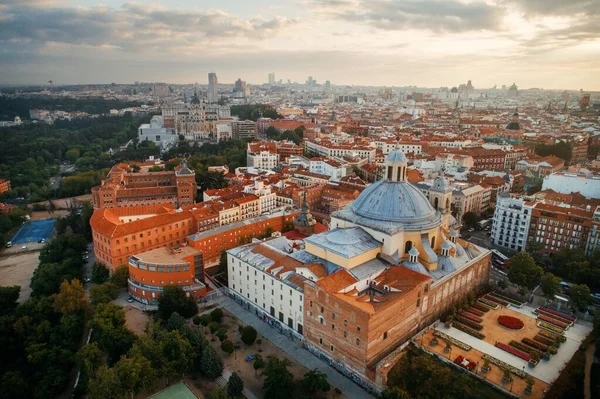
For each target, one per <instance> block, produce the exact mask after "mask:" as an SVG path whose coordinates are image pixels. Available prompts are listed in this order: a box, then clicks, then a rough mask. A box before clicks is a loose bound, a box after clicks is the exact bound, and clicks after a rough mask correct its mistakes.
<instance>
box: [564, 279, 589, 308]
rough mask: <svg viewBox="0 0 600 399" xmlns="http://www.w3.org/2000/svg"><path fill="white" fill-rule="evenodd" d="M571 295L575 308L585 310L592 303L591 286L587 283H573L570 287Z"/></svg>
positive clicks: (572, 304)
mask: <svg viewBox="0 0 600 399" xmlns="http://www.w3.org/2000/svg"><path fill="white" fill-rule="evenodd" d="M569 297H570V302H571V306H572V307H573V309H576V310H580V311H584V310H585V309H586V308H587V307H588V306H589V305H591V304H592V302H593V299H592V296H591V292H590V288H589V287H588V286H587V285H585V284H573V285H571V286H570V287H569Z"/></svg>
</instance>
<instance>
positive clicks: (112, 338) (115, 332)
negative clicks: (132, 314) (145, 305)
mask: <svg viewBox="0 0 600 399" xmlns="http://www.w3.org/2000/svg"><path fill="white" fill-rule="evenodd" d="M90 327H92V328H93V329H94V340H95V342H97V343H98V346H99V347H100V349H102V350H103V351H104V352H106V353H107V354H108V356H109V358H110V359H111V360H112V362H116V361H117V360H119V358H120V357H121V356H122V355H124V354H125V353H127V351H128V350H129V349H130V348H131V346H132V345H133V343H134V341H135V336H134V335H133V333H132V332H131V331H129V330H128V329H127V328H126V327H125V311H124V310H123V308H121V307H120V306H117V305H115V304H114V303H101V304H99V305H98V306H96V312H95V314H94V317H93V318H92V320H91V321H90Z"/></svg>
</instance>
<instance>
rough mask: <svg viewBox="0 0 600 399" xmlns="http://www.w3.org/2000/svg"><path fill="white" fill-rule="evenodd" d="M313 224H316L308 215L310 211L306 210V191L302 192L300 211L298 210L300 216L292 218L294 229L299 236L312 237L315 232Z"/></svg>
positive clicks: (310, 215)
mask: <svg viewBox="0 0 600 399" xmlns="http://www.w3.org/2000/svg"><path fill="white" fill-rule="evenodd" d="M315 224H317V221H316V220H315V218H314V217H313V215H312V214H311V213H310V209H308V203H307V202H306V190H304V195H303V198H302V209H301V210H300V214H299V215H298V216H296V218H294V227H295V228H296V230H298V232H299V233H300V234H303V235H305V236H307V237H308V236H311V235H313V233H314V232H315Z"/></svg>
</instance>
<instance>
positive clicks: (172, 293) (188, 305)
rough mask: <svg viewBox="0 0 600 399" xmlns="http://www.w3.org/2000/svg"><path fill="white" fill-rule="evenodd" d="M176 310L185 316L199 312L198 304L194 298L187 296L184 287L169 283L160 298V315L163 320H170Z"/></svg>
mask: <svg viewBox="0 0 600 399" xmlns="http://www.w3.org/2000/svg"><path fill="white" fill-rule="evenodd" d="M175 312H177V313H179V314H180V315H181V316H183V317H184V318H188V317H192V316H193V315H195V314H196V313H198V306H197V305H196V301H195V300H194V298H192V297H188V296H186V294H185V291H184V290H183V288H181V287H178V286H175V285H169V286H166V287H165V288H164V289H163V292H162V294H161V296H160V297H159V298H158V315H159V317H160V318H161V319H162V320H168V319H169V318H170V317H171V314H173V313H175Z"/></svg>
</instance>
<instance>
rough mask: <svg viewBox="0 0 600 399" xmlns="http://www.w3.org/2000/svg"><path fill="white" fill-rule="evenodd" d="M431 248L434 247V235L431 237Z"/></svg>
mask: <svg viewBox="0 0 600 399" xmlns="http://www.w3.org/2000/svg"><path fill="white" fill-rule="evenodd" d="M431 248H432V249H435V236H433V237H431Z"/></svg>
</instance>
